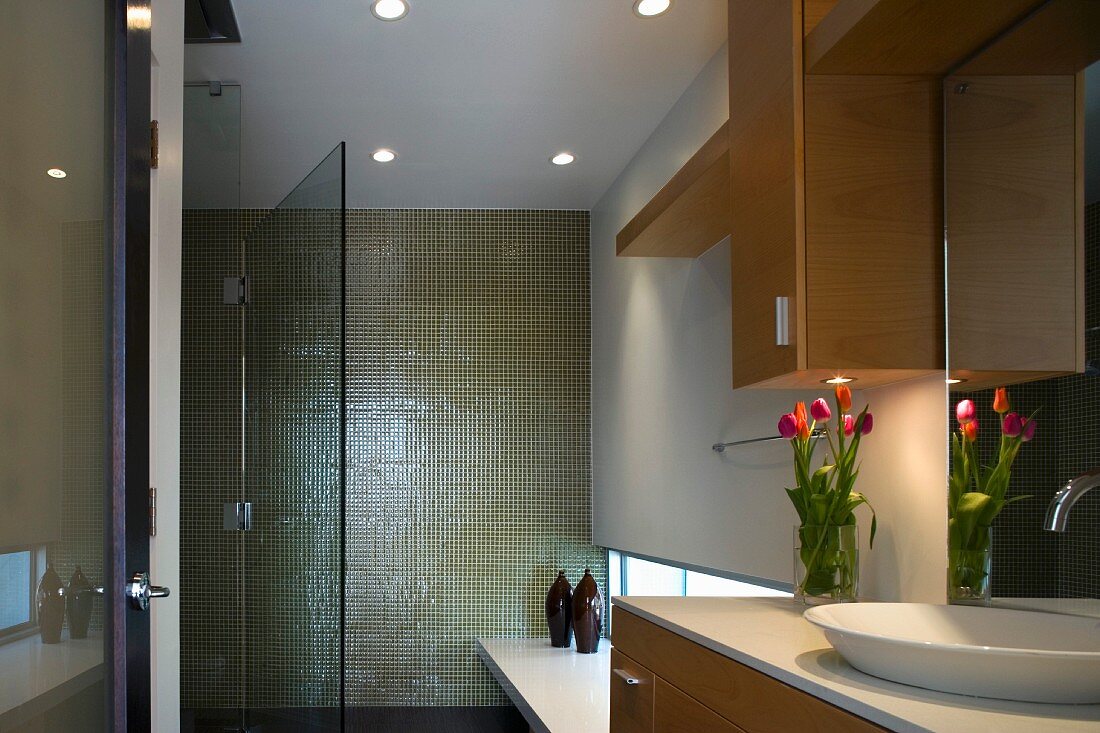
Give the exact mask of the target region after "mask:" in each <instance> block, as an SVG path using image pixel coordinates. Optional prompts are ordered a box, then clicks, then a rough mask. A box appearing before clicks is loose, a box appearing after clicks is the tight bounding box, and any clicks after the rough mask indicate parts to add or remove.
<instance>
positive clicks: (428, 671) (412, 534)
mask: <svg viewBox="0 0 1100 733" xmlns="http://www.w3.org/2000/svg"><path fill="white" fill-rule="evenodd" d="M350 216H351V218H350V225H349V240H348V246H349V252H348V293H349V296H348V324H349V343H348V358H349V363H348V405H349V408H348V409H349V416H348V418H349V419H348V470H349V477H348V588H347V603H348V627H347V697H348V703H349V704H350V705H501V704H507V698H506V697H505V695H504V694H503V692H502V691H501V690H500V688H499V687H498V686H497V685H496V684H495V683H494V682H493V681H492V680H491V678H490V676H489V674H488V672H487V671H486V670H485V669H484V667H483V666H482V664H481V663H480V661H478V659H477V657H476V655H475V653H474V641H473V640H474V638H475V637H478V636H531V635H541V634H542V633H544V632H545V621H544V617H543V613H544V612H543V610H542V605H543V599H544V597H545V593H546V589H547V588H549V586H550V583H551V582H552V581H553V579H554V576H555V570H556V569H557V568H565V569H566V570H567V572H568V575H569V576H570V578H572V579H573V581H574V582H576V580H578V579H579V577H580V575H581V574H582V572H583V569H584V567H585V566H589V567H591V568H592V569H593V572H594V573H596V576H597V578H598V579H599V582H600V583H601V587H606V577H607V569H606V560H605V554H604V553H603V552H602V551H601V550H599V549H597V548H595V547H593V546H592V545H591V544H589V536H590V526H591V514H590V512H591V509H590V506H591V502H590V497H589V492H590V487H591V461H590V454H589V451H590V445H589V442H590V419H589V350H590V349H589V296H588V214H587V212H580V211H472V210H461V211H448V210H383V211H353V212H351V214H350Z"/></svg>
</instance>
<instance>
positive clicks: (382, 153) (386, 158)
mask: <svg viewBox="0 0 1100 733" xmlns="http://www.w3.org/2000/svg"><path fill="white" fill-rule="evenodd" d="M370 157H372V158H374V162H375V163H389V162H390V161H391V160H393V159H394V158H396V157H397V153H395V152H393V151H392V150H390V149H389V148H379V149H378V150H375V151H374V152H373V153H371V154H370Z"/></svg>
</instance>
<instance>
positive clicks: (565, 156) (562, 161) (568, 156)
mask: <svg viewBox="0 0 1100 733" xmlns="http://www.w3.org/2000/svg"><path fill="white" fill-rule="evenodd" d="M574 160H576V158H574V157H573V154H572V153H566V152H561V153H558V154H557V155H555V156H554V157H553V158H551V159H550V162H551V163H553V164H554V165H569V164H570V163H572V162H573V161H574Z"/></svg>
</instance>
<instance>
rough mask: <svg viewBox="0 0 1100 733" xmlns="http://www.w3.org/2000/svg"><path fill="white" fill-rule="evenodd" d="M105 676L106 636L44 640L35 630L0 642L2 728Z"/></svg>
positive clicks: (0, 716) (0, 725)
mask: <svg viewBox="0 0 1100 733" xmlns="http://www.w3.org/2000/svg"><path fill="white" fill-rule="evenodd" d="M102 677H103V637H102V635H101V634H98V633H95V634H89V636H88V638H87V639H69V638H68V635H67V634H66V635H65V636H63V637H62V640H61V643H60V644H43V643H42V640H41V638H40V637H39V635H38V634H37V633H36V634H34V635H33V636H28V637H26V638H23V639H18V640H15V641H10V642H6V643H4V644H3V645H0V728H6V726H7V724H9V723H12V724H14V722H15V720H17V719H21V718H22V717H24V714H27V715H33V714H35V710H36V709H37V708H38V707H40V705H39V704H38V703H45V704H46V707H51V706H52V705H55V704H57V702H59V701H60V700H62V699H64V698H66V697H69V696H70V695H72V694H73V693H75V692H78V691H79V690H82V689H84V688H85V687H87V686H89V685H91V684H93V683H95V682H96V681H98V680H100V679H101V678H102Z"/></svg>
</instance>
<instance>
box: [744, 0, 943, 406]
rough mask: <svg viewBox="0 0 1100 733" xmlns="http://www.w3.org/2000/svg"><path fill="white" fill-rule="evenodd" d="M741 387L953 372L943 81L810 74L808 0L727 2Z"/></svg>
mask: <svg viewBox="0 0 1100 733" xmlns="http://www.w3.org/2000/svg"><path fill="white" fill-rule="evenodd" d="M728 17H729V37H730V68H729V88H730V95H729V103H730V119H729V128H728V129H729V145H730V232H731V235H730V251H731V267H732V273H731V275H732V288H731V290H732V301H733V302H732V307H733V386H734V387H735V388H737V387H745V386H758V387H779V388H792V387H812V386H819V385H818V383H819V382H820V381H821V380H823V379H827V378H829V377H832V376H835V375H837V374H843V375H844V376H849V377H855V378H856V379H858V380H859V384H858V385H857V386H858V387H861V388H865V387H873V386H876V385H880V384H885V383H888V382H892V381H897V380H899V379H905V378H911V377H913V376H917V375H919V374H921V373H928V372H931V371H934V370H938V369H943V368H944V366H945V364H944V330H943V235H942V232H943V217H942V203H941V190H942V188H941V180H942V179H941V172H942V165H941V160H942V152H941V143H942V112H941V110H942V102H941V93H940V81H939V79H937V78H936V77H934V76H923V75H922V76H852V75H844V76H839V75H838V76H827V75H826V76H821V75H818V76H808V75H806V74H805V73H804V69H803V54H802V49H803V34H804V21H803V6H802V0H775V1H774V2H767V3H762V2H759V1H758V0H730V3H729V16H728Z"/></svg>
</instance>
